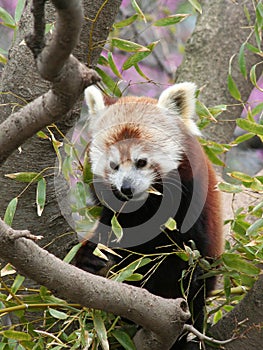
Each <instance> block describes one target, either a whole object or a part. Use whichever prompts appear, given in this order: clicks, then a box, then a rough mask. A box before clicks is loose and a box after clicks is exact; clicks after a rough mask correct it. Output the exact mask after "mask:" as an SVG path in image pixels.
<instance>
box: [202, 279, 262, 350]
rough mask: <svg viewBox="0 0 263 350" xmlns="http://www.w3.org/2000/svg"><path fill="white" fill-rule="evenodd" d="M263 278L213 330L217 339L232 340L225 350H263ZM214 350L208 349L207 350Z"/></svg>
mask: <svg viewBox="0 0 263 350" xmlns="http://www.w3.org/2000/svg"><path fill="white" fill-rule="evenodd" d="M262 290H263V276H262V275H260V277H259V279H258V281H257V282H256V283H255V284H254V286H253V288H252V289H251V290H250V291H249V293H248V294H247V295H246V296H245V298H244V299H243V300H242V301H241V302H240V303H239V304H238V305H237V306H236V307H235V308H234V309H233V310H232V311H231V312H230V313H229V314H227V315H226V316H225V317H224V318H222V319H221V320H220V321H219V322H218V323H217V324H216V325H215V326H214V327H213V328H212V330H211V334H212V336H213V337H214V338H216V339H221V340H224V339H230V338H232V337H233V336H235V337H236V339H235V340H233V341H232V342H231V343H229V344H226V345H224V349H225V350H241V349H242V350H261V349H262V344H263V332H262V324H263V297H262ZM212 349H214V348H212V347H207V350H212Z"/></svg>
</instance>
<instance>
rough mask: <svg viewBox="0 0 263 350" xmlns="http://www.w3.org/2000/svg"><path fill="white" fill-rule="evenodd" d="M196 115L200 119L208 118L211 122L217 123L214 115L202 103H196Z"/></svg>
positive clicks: (198, 101)
mask: <svg viewBox="0 0 263 350" xmlns="http://www.w3.org/2000/svg"><path fill="white" fill-rule="evenodd" d="M195 107H196V113H197V114H198V116H199V117H200V118H203V117H205V118H208V119H209V120H212V121H216V119H215V117H214V116H213V114H212V113H211V112H210V110H209V109H208V108H207V107H206V106H205V105H204V104H203V103H202V102H201V101H200V100H197V101H196V105H195Z"/></svg>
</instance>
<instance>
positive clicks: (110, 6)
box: [0, 0, 121, 257]
mask: <svg viewBox="0 0 263 350" xmlns="http://www.w3.org/2000/svg"><path fill="white" fill-rule="evenodd" d="M120 3H121V0H118V1H108V2H105V1H103V0H98V1H92V0H85V1H83V5H84V16H85V21H84V23H83V29H82V33H81V37H80V41H79V44H78V45H77V47H76V49H75V50H74V52H73V54H74V55H75V56H76V57H77V58H78V59H79V60H80V61H81V62H83V63H86V64H87V65H88V66H90V67H94V66H95V65H96V62H97V60H98V57H99V55H100V52H101V49H102V47H103V44H104V42H105V40H106V39H107V37H108V33H109V30H110V28H111V26H112V24H113V22H114V19H115V16H116V14H117V12H118V9H119V6H120ZM31 4H32V1H29V2H28V5H27V7H26V10H25V13H24V15H23V18H22V20H21V22H20V25H19V31H18V33H17V37H16V39H15V42H14V43H13V45H12V47H11V49H10V51H9V61H8V64H7V65H6V67H5V69H4V72H3V74H2V81H1V91H2V92H5V94H1V95H0V104H2V105H1V114H0V123H1V122H2V121H4V120H5V119H6V118H7V117H8V116H9V115H10V114H11V112H12V110H13V109H15V110H17V109H18V108H19V107H20V106H21V105H22V106H23V105H25V104H26V103H28V102H30V101H33V100H34V99H35V98H37V97H38V96H40V95H42V94H43V93H45V92H46V91H47V90H48V89H49V87H50V83H49V82H47V81H45V80H43V79H41V78H40V77H39V74H38V72H37V70H36V66H35V63H34V59H33V55H32V53H31V51H30V50H29V49H28V47H27V46H26V45H25V44H24V43H23V40H24V38H25V35H26V34H28V33H29V32H30V31H32V23H33V20H32V14H31V12H30V8H31ZM99 10H100V11H99ZM46 18H47V22H48V23H52V22H54V20H55V11H54V7H53V6H52V5H51V4H49V3H48V4H47V6H46ZM91 29H92V35H90V30H91ZM81 103H82V102H81V100H80V101H79V102H78V103H77V104H76V105H75V106H74V107H73V109H72V110H71V112H70V113H68V114H67V115H65V116H61V119H62V121H61V122H60V123H58V127H59V128H60V129H61V131H62V132H63V133H66V132H67V130H68V129H69V128H70V127H72V126H73V125H74V122H75V121H76V119H78V117H79V115H80V108H81ZM15 104H16V105H15ZM55 161H56V156H55V153H54V151H53V149H52V145H51V144H50V143H48V142H47V141H43V140H40V139H39V138H38V137H32V138H31V139H29V140H28V141H27V142H25V143H24V144H23V145H22V153H21V154H20V153H19V152H18V151H16V152H14V153H13V154H12V156H11V157H9V159H8V160H7V161H6V163H5V164H4V165H3V166H1V167H0V188H1V196H0V217H3V216H4V212H5V209H6V207H7V205H8V203H9V201H10V200H11V199H12V198H14V197H16V196H18V195H19V194H20V193H21V191H22V190H23V189H24V188H25V184H21V183H18V182H16V181H13V180H10V179H7V178H5V177H4V175H5V174H8V173H14V172H21V171H34V172H39V171H41V170H43V169H44V168H47V167H53V166H55ZM51 173H52V171H51ZM53 182H54V180H53V177H52V176H50V177H48V178H47V205H46V207H45V210H44V212H43V214H42V216H41V217H38V216H37V213H36V206H35V204H34V203H35V186H34V185H33V186H31V187H30V188H29V189H28V190H27V191H26V192H25V193H24V194H23V195H22V196H21V197H19V201H18V210H17V212H16V215H15V218H14V222H13V227H14V228H15V227H17V228H21V227H26V228H27V229H29V230H30V231H31V232H33V233H36V234H41V235H43V236H44V237H45V238H44V239H43V241H42V242H41V243H40V244H41V245H43V246H46V245H47V244H48V243H50V242H53V241H54V239H55V243H54V244H50V245H49V246H48V249H49V250H50V251H51V252H54V253H55V254H56V255H57V256H60V257H63V256H65V253H66V252H67V251H68V249H69V246H70V245H71V244H72V241H73V239H74V238H73V236H72V229H71V227H69V225H68V223H67V222H66V221H65V220H64V218H63V217H62V215H61V213H60V209H59V206H58V203H57V199H56V193H55V189H54V183H53Z"/></svg>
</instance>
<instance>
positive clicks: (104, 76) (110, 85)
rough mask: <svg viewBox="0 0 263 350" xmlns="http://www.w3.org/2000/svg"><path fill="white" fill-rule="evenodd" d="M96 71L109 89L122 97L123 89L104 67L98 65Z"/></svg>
mask: <svg viewBox="0 0 263 350" xmlns="http://www.w3.org/2000/svg"><path fill="white" fill-rule="evenodd" d="M96 72H97V73H98V74H99V75H100V77H101V78H102V81H103V83H104V84H105V85H106V86H107V88H108V89H109V91H110V92H111V93H112V94H113V95H115V96H117V97H121V95H122V93H121V90H120V89H119V87H118V85H117V83H116V82H115V81H114V80H113V79H112V78H111V77H110V76H109V75H108V74H106V73H105V72H104V71H103V70H102V69H100V68H98V67H97V68H96Z"/></svg>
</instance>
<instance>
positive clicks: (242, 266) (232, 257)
mask: <svg viewBox="0 0 263 350" xmlns="http://www.w3.org/2000/svg"><path fill="white" fill-rule="evenodd" d="M222 258H223V262H224V264H225V265H226V266H227V267H228V268H230V269H232V270H236V271H238V272H241V273H245V274H247V275H257V274H258V273H259V272H260V269H259V268H258V267H256V266H255V265H253V264H252V263H250V262H248V261H247V260H245V259H243V258H242V257H241V256H239V255H237V254H234V253H224V254H223V256H222Z"/></svg>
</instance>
